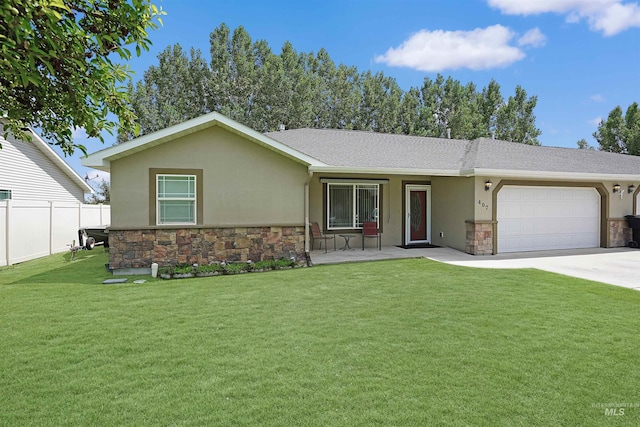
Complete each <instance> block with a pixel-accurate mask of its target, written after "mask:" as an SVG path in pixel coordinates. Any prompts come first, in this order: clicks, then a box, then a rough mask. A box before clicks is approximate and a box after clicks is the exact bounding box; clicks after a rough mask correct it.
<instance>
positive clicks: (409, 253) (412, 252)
mask: <svg viewBox="0 0 640 427" xmlns="http://www.w3.org/2000/svg"><path fill="white" fill-rule="evenodd" d="M400 258H428V259H432V260H434V261H439V262H445V263H448V264H453V265H460V266H464V267H476V268H537V269H539V270H544V271H550V272H553V273H558V274H564V275H567V276H572V277H579V278H582V279H587V280H593V281H596V282H602V283H607V284H611V285H616V286H623V287H626V288H631V289H635V290H640V250H639V249H630V248H593V249H571V250H559V251H542V252H519V253H512V254H498V255H485V256H474V255H469V254H466V253H464V252H460V251H457V250H455V249H450V248H429V249H402V248H398V247H395V246H389V247H383V248H382V250H381V251H377V250H375V248H367V249H365V250H364V251H363V250H362V249H352V250H347V251H341V250H338V251H329V252H328V253H326V254H325V253H324V251H323V250H315V251H313V252H311V259H312V261H313V263H314V264H316V265H318V264H339V263H344V262H362V261H377V260H384V259H400Z"/></svg>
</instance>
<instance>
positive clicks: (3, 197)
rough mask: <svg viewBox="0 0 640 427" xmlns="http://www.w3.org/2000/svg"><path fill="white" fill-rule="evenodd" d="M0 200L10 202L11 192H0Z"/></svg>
mask: <svg viewBox="0 0 640 427" xmlns="http://www.w3.org/2000/svg"><path fill="white" fill-rule="evenodd" d="M0 200H11V190H0Z"/></svg>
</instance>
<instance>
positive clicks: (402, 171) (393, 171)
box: [309, 165, 460, 176]
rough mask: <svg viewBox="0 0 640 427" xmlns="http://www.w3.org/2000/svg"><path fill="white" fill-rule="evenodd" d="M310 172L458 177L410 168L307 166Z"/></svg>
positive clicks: (453, 173) (443, 171)
mask: <svg viewBox="0 0 640 427" xmlns="http://www.w3.org/2000/svg"><path fill="white" fill-rule="evenodd" d="M309 171H310V172H329V173H357V174H367V175H428V176H460V171H459V170H455V169H451V170H447V169H410V168H376V167H348V166H329V165H327V166H317V165H311V166H309Z"/></svg>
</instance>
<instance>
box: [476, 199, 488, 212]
mask: <svg viewBox="0 0 640 427" xmlns="http://www.w3.org/2000/svg"><path fill="white" fill-rule="evenodd" d="M478 204H479V205H480V206H482V207H483V208H484V209H485V210H489V205H488V204H486V203H485V202H483V201H482V200H478Z"/></svg>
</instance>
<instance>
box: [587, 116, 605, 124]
mask: <svg viewBox="0 0 640 427" xmlns="http://www.w3.org/2000/svg"><path fill="white" fill-rule="evenodd" d="M601 121H602V117H600V116H598V117H596V118H595V119H591V120H589V121H587V123H589V124H590V125H594V126H598V125H599V124H600V122H601Z"/></svg>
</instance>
